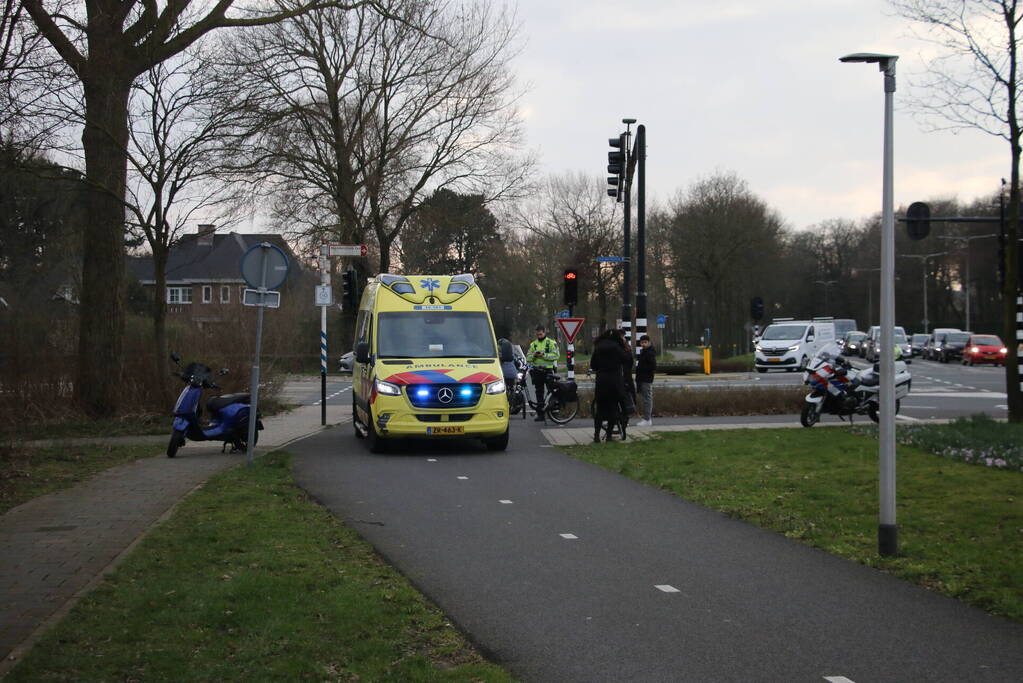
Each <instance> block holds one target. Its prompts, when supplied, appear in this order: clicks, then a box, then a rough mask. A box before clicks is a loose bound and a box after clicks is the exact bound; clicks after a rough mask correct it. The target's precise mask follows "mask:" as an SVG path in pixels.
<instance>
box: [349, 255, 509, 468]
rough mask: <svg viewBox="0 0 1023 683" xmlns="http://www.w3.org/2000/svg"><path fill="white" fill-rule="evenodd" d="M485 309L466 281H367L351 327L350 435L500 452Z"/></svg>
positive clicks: (496, 385)
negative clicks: (476, 442)
mask: <svg viewBox="0 0 1023 683" xmlns="http://www.w3.org/2000/svg"><path fill="white" fill-rule="evenodd" d="M500 360H501V359H499V357H498V350H497V340H496V338H495V336H494V326H493V323H492V322H491V319H490V313H489V310H488V308H487V300H486V298H485V297H484V296H483V293H482V292H481V291H480V288H479V286H477V285H476V282H475V280H474V278H473V276H472V275H468V274H462V275H453V276H447V275H391V274H381V275H377V276H376V277H375V278H373V280H372V281H371V282H370V283H369V284H368V285H367V286H366V289H365V291H364V292H363V295H362V301H361V303H360V305H359V312H358V317H357V319H356V325H355V364H354V368H353V373H352V410H353V418H354V420H353V422H354V425H355V434H356V436H357V437H359V438H362V439H365V440H366V441H367V443H368V445H369V447H370V450H371V451H373V452H381V451H384V450H386V448H387V446H388V445H389V444H391V443H392V442H394V441H396V440H399V439H403V438H423V439H435V438H441V439H449V438H478V439H481V440H482V441H483V443H484V444H485V445H486V447H487V448H488V449H489V450H494V451H503V450H505V449H506V448H507V447H508V398H507V393H506V391H505V384H504V379H503V374H502V372H501V365H500Z"/></svg>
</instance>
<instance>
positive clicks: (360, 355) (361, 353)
mask: <svg viewBox="0 0 1023 683" xmlns="http://www.w3.org/2000/svg"><path fill="white" fill-rule="evenodd" d="M355 362H356V363H369V362H370V356H369V342H359V343H358V344H356V345H355Z"/></svg>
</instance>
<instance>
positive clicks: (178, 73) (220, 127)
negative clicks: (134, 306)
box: [127, 46, 241, 389]
mask: <svg viewBox="0 0 1023 683" xmlns="http://www.w3.org/2000/svg"><path fill="white" fill-rule="evenodd" d="M214 68H215V67H214V63H213V62H212V60H211V59H210V55H209V54H208V51H207V50H203V49H200V47H199V46H192V47H191V48H189V49H188V50H186V51H185V52H184V53H182V54H181V55H177V56H175V57H172V58H171V59H168V60H167V61H165V62H162V63H161V64H158V65H156V66H154V67H153V68H152V69H150V70H149V71H148V72H146V74H144V75H143V76H142V78H140V79H139V80H138V82H137V83H136V85H135V88H134V90H133V93H132V97H131V102H130V117H131V118H130V125H129V169H128V185H127V204H128V212H129V215H130V216H131V218H130V219H129V223H128V229H129V231H130V232H132V233H134V234H137V235H140V236H141V237H142V238H144V239H145V241H146V243H147V244H148V246H149V249H150V251H151V252H152V257H153V267H154V273H153V275H154V279H155V280H156V287H155V288H154V292H155V295H154V299H153V308H152V317H153V338H154V342H155V343H154V345H153V351H154V354H155V357H154V360H155V365H154V367H156V368H159V367H162V364H164V363H166V360H167V352H168V350H167V332H166V317H167V301H166V297H165V295H164V293H165V292H166V285H167V258H168V255H169V253H170V250H171V248H172V247H173V245H174V244H175V243H176V241H177V240H178V238H179V237H180V235H181V234H182V231H183V229H184V227H185V225H186V224H188V223H190V222H192V221H193V220H194V219H195V217H197V216H198V217H199V219H200V220H204V221H205V222H208V223H217V224H221V225H222V224H223V221H224V220H225V219H226V217H228V216H230V215H231V213H232V210H233V208H234V206H235V205H236V204H237V203H238V201H239V198H240V194H241V192H240V188H239V186H238V185H237V184H230V183H225V182H223V181H222V175H223V173H224V165H225V160H226V159H227V158H228V157H229V156H230V155H231V153H232V150H233V149H234V148H235V146H234V144H233V142H234V138H233V136H232V135H231V131H233V130H234V129H235V127H236V121H235V119H236V117H237V116H238V109H237V108H236V106H235V103H236V102H237V101H238V100H239V99H241V98H240V97H239V96H237V93H232V92H231V91H229V90H228V89H227V88H228V87H229V85H228V84H225V83H223V82H218V80H217V79H215V78H213V77H212V75H213V74H212V73H211V72H212V71H213V69H214ZM154 376H156V377H161V378H164V377H165V376H166V373H159V372H157V373H154ZM160 389H166V384H164V385H163V386H161V387H160Z"/></svg>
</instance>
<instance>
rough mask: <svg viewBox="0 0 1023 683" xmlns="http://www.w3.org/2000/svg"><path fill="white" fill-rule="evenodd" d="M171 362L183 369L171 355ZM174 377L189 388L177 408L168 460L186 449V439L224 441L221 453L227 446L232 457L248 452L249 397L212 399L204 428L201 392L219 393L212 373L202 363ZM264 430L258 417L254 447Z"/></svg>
mask: <svg viewBox="0 0 1023 683" xmlns="http://www.w3.org/2000/svg"><path fill="white" fill-rule="evenodd" d="M171 360H172V361H174V364H175V365H177V366H178V367H180V365H181V357H180V356H178V355H177V354H176V353H172V354H171ZM171 374H173V375H174V376H175V377H179V378H181V381H183V382H184V383H185V385H186V386H185V388H184V389H182V390H181V395H180V396H178V401H177V403H175V404H174V428H173V431H171V437H170V443H169V444H167V457H168V458H173V457H174V456H175V455H177V453H178V449H179V448H181V447H182V446H184V445H185V439H186V438H188V439H190V440H191V441H223V442H224V445H223V447H221V449H220V452H221V453H223V452H225V451H226V449H227V447H228V445H230V446H231V452H232V453H234V452H236V451H244V450H246V448H247V441H248V438H249V410H250V406H249V394H224V395H222V396H216V397H214V398H211V399H210V400H209V401H208V402H207V403H206V410H207V412H209V414H210V423H209V424H208V425H206V426H205V427H204V426H202V424H201V423H200V421H199V419H200V416H201V414H202V405H201V403H202V390H203V389H220V387H219V386H217V384H216V383H215V382H213V381H212V379H211V377H212V375H213V371H212V370H211V369H210V368H209V366H206V365H203V364H202V363H189V364H188V365H186V366H185V369H184V370H181V371H179V372H173V373H171ZM220 374H221V375H226V374H227V370H226V369H224V370H221V371H220ZM262 428H263V422H262V421H261V420H260V419H259V414H258V413H257V414H256V431H255V435H256V436H255V438H254V439H253V440H252V445H253V446H255V445H256V444H257V443H259V430H261V429H262Z"/></svg>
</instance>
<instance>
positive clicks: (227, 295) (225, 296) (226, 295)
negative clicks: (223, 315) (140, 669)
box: [220, 285, 231, 304]
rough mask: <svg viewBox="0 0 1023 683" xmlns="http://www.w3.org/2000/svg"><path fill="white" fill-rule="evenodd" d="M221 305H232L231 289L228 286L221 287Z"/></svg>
mask: <svg viewBox="0 0 1023 683" xmlns="http://www.w3.org/2000/svg"><path fill="white" fill-rule="evenodd" d="M220 303H222V304H229V303H231V287H229V286H228V285H220Z"/></svg>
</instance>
